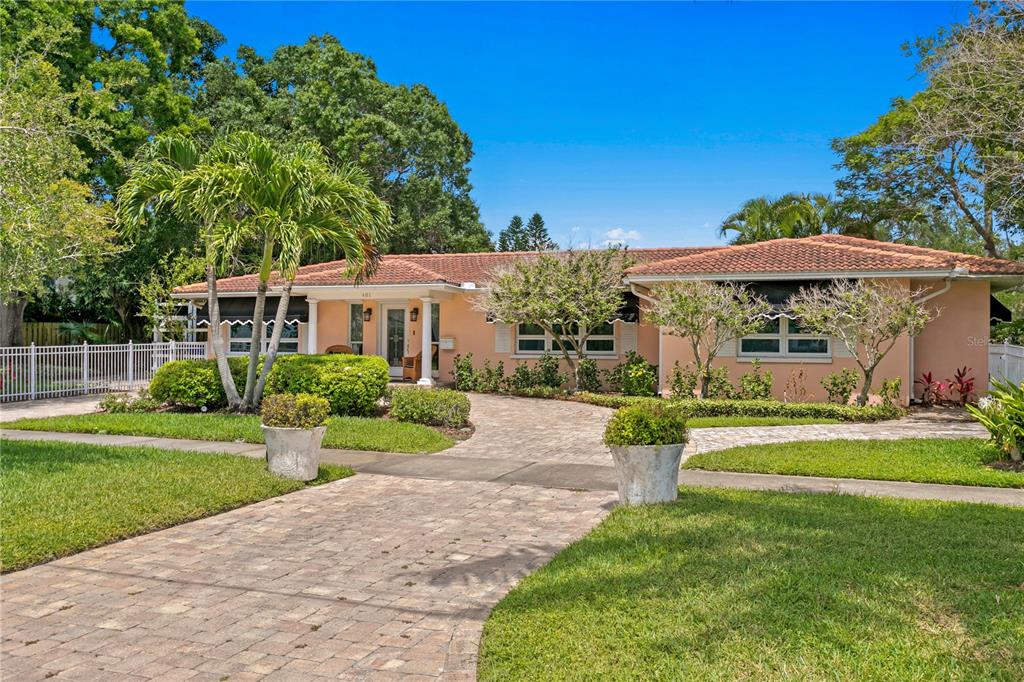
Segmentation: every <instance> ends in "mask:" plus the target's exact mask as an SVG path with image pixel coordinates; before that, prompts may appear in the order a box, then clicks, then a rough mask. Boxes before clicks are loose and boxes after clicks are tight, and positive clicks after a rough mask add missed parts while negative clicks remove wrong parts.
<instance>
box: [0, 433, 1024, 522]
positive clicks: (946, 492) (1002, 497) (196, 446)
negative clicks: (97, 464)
mask: <svg viewBox="0 0 1024 682" xmlns="http://www.w3.org/2000/svg"><path fill="white" fill-rule="evenodd" d="M0 435H2V436H3V437H4V438H8V439H11V440H56V441H64V442H73V443H74V442H77V443H91V444H95V445H135V446H145V447H155V448H165V449H168V450H190V451H198V452H226V453H230V454H233V455H242V456H244V457H257V458H260V457H263V456H264V452H265V450H264V447H263V446H262V445H259V444H253V443H230V442H213V441H202V440H184V439H179V438H153V437H148V436H115V435H106V434H84V433H57V432H51V431H17V430H12V429H3V430H2V431H0ZM321 461H323V462H326V463H329V464H341V465H344V466H349V467H351V468H353V469H355V470H356V471H358V472H360V473H366V474H379V475H383V476H397V477H400V478H421V479H428V480H436V481H476V482H487V483H504V484H508V485H522V486H532V487H537V488H553V489H562V490H586V491H613V490H615V469H614V468H613V467H611V466H603V465H597V464H578V463H572V462H553V461H545V460H541V461H534V460H528V459H506V458H491V457H468V456H465V455H460V456H453V455H446V454H444V453H443V452H442V453H437V454H430V455H406V454H398V453H390V452H367V451H362V450H336V449H331V448H324V449H323V450H322V451H321ZM679 483H680V484H681V485H694V486H702V487H709V488H737V489H741V490H770V491H780V492H796V493H841V494H846V495H866V496H871V497H896V498H903V499H910V500H943V501H946V502H975V503H983V504H1001V505H1008V506H1014V507H1024V489H1012V488H989V487H982V486H966V485H942V484H935V483H908V482H904V481H875V480H862V479H852V478H825V477H821V476H784V475H778V474H746V473H734V472H725V471H704V470H701V469H683V470H681V471H680V472H679Z"/></svg>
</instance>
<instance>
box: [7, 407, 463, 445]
mask: <svg viewBox="0 0 1024 682" xmlns="http://www.w3.org/2000/svg"><path fill="white" fill-rule="evenodd" d="M4 426H5V427H7V428H11V429H28V430H32V431H68V432H73V433H113V434H121V435H130V436H160V437H164V438H193V439H197V440H226V441H245V442H246V443H262V442H263V431H262V429H260V418H259V417H256V416H243V415H234V414H199V413H184V412H155V413H136V414H108V413H102V412H101V413H96V414H80V415H75V416H70V417H43V418H40V419H19V420H17V421H14V422H10V423H7V424H4ZM323 445H324V447H325V448H343V449H349V450H376V451H379V452H437V451H439V450H444V449H445V448H448V447H451V446H452V445H453V441H452V440H451V439H450V438H448V437H447V436H445V435H444V434H442V433H441V432H439V431H437V430H435V429H432V428H430V427H428V426H421V425H419V424H407V423H404V422H399V421H393V420H390V419H366V418H362V417H333V418H332V419H331V421H330V424H329V425H328V427H327V434H326V435H325V436H324V443H323Z"/></svg>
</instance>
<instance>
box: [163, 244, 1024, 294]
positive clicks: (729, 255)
mask: <svg viewBox="0 0 1024 682" xmlns="http://www.w3.org/2000/svg"><path fill="white" fill-rule="evenodd" d="M630 254H632V256H633V258H635V259H636V261H637V265H636V266H634V267H633V268H632V269H631V270H630V274H632V275H666V276H672V275H730V274H731V275H747V274H749V275H758V274H775V273H780V274H785V273H821V274H831V273H839V274H842V273H844V272H850V273H853V272H856V273H861V272H878V273H886V272H916V271H921V272H925V271H936V270H942V271H948V270H952V269H953V268H955V267H963V268H966V269H967V270H968V271H969V272H970V273H971V274H974V275H1024V263H1017V262H1014V261H1007V260H1000V259H997V258H983V257H981V256H970V255H967V254H963V253H954V252H951V251H938V250H935V249H925V248H922V247H918V246H908V245H906V244H893V243H891V242H879V241H873V240H870V239H859V238H857V237H846V236H841V235H832V234H826V235H820V236H816V237H806V238H804V239H775V240H772V241H767V242H759V243H757V244H745V245H742V246H709V247H683V248H659V249H630ZM534 255H536V252H531V251H517V252H503V253H442V254H394V255H387V256H384V258H383V260H382V261H381V264H380V267H379V268H378V269H377V272H376V273H374V275H373V277H371V278H370V279H368V280H366V281H365V282H364V284H365V285H367V286H372V285H384V284H392V285H395V284H398V285H400V284H439V283H447V284H454V285H459V284H462V283H463V282H476V283H478V284H479V283H482V282H485V281H486V280H487V277H488V275H489V273H491V272H492V271H493V270H494V269H495V268H496V267H498V266H500V265H503V264H506V263H509V262H512V261H514V260H517V259H520V258H530V257H532V256H534ZM277 284H280V282H279V281H276V280H275V281H272V282H271V286H275V285H277ZM352 284H353V280H352V278H351V277H346V276H345V261H332V262H329V263H318V264H316V265H306V266H303V267H301V268H299V274H298V275H297V276H296V278H295V286H297V287H302V286H346V285H352ZM217 287H218V290H219V291H221V292H224V293H247V292H252V291H255V290H256V275H242V276H239V277H226V278H224V279H221V280H219V281H218V283H217ZM174 291H175V293H177V294H205V293H206V283H205V282H200V283H197V284H189V285H187V286H183V287H178V288H177V289H175V290H174Z"/></svg>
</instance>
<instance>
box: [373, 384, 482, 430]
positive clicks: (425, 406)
mask: <svg viewBox="0 0 1024 682" xmlns="http://www.w3.org/2000/svg"><path fill="white" fill-rule="evenodd" d="M391 416H392V417H394V418H395V419H397V420H398V421H403V422H414V423H416V424H427V425H429V426H447V427H449V428H459V427H461V426H465V425H466V424H468V423H469V398H467V397H466V394H465V393H460V392H458V391H453V390H451V389H447V388H400V389H397V390H396V391H395V393H394V396H393V397H392V399H391Z"/></svg>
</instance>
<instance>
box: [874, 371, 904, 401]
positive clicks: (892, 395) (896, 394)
mask: <svg viewBox="0 0 1024 682" xmlns="http://www.w3.org/2000/svg"><path fill="white" fill-rule="evenodd" d="M902 385H903V379H901V378H900V377H893V378H892V379H886V380H884V381H883V382H882V388H881V390H879V391H878V396H879V397H880V398H881V399H882V404H883V405H886V406H888V407H899V405H900V402H901V401H900V387H901V386H902Z"/></svg>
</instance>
